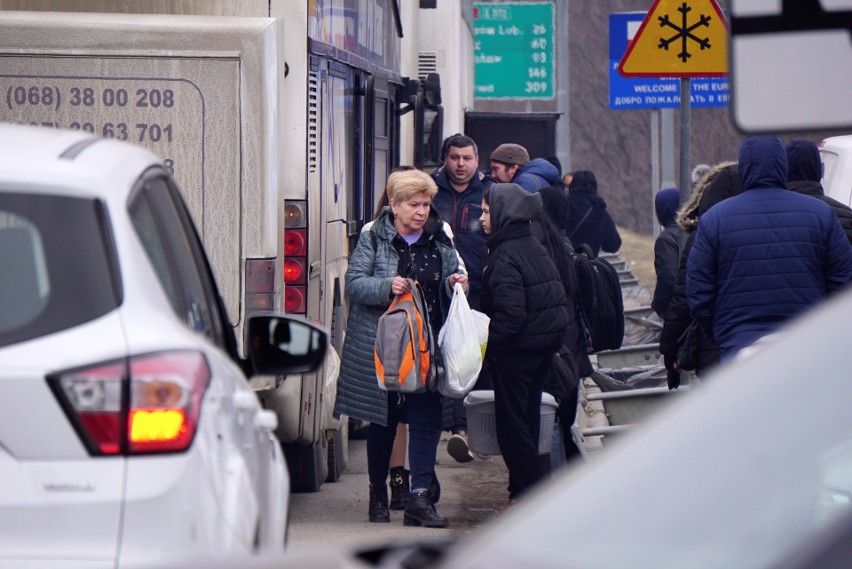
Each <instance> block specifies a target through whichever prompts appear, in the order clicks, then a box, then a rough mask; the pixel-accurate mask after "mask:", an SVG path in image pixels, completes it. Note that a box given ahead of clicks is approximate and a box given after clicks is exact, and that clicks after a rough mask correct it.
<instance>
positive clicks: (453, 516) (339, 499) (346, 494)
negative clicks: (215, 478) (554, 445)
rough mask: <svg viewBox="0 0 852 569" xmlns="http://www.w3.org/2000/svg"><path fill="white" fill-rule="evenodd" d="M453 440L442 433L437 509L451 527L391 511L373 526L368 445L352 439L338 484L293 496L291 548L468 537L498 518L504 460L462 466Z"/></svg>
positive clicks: (503, 492)
mask: <svg viewBox="0 0 852 569" xmlns="http://www.w3.org/2000/svg"><path fill="white" fill-rule="evenodd" d="M448 438H449V433H443V435H442V437H441V442H440V443H439V445H438V465H437V467H436V472H437V473H438V479H439V480H440V481H441V498H440V502H439V503H438V504H437V510H438V512H439V513H440V514H441V515H444V516H447V517H448V518H449V520H450V527H449V528H447V529H427V528H415V527H404V526H403V525H402V514H403V513H402V512H401V511H398V512H397V511H391V523H389V524H371V523H369V522H368V521H367V504H368V495H367V494H368V491H367V487H368V484H367V449H366V441H363V440H352V441H350V442H349V467H348V469H347V472H346V473H345V474H344V475H343V477H342V478H341V480H340V481H339V482H336V483H334V484H331V483H325V484H323V486H322V488H321V489H320V491H319V492H314V493H309V494H293V495H292V497H291V502H290V532H289V539H288V544H289V548H290V550H291V551H298V550H300V549H303V548H315V547H328V546H333V547H350V546H360V545H367V544H380V543H388V542H399V541H401V540H417V539H422V538H428V539H447V538H450V537H453V536H457V535H464V534H468V533H470V532H471V531H474V530H475V528H477V527H479V526H481V525H483V524H485V523H487V522H488V521H489V520H491V519H493V518H494V512H495V511H496V510H497V509H498V508H500V506H502V505H503V504H504V503H505V502H506V499H507V497H508V494H507V491H506V485H507V483H508V474H507V472H506V467H505V465H504V464H503V460H502V458H500V457H491V458H490V460H479V459H477V460H474V461H473V462H468V463H465V464H459V463H457V462H456V461H455V460H453V458H452V457H450V455H448V454H447V439H448Z"/></svg>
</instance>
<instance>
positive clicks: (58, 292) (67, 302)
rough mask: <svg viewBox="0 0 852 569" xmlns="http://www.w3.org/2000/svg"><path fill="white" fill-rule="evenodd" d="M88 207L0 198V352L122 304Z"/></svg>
mask: <svg viewBox="0 0 852 569" xmlns="http://www.w3.org/2000/svg"><path fill="white" fill-rule="evenodd" d="M105 219H106V216H105V211H104V208H103V204H101V203H100V202H98V201H97V200H94V199H83V198H74V197H67V196H56V195H40V194H39V195H37V194H31V193H14V192H0V346H6V345H9V344H14V343H17V342H23V341H25V340H30V339H33V338H38V337H41V336H45V335H47V334H52V333H54V332H59V331H60V330H65V329H68V328H71V327H73V326H77V325H79V324H82V323H84V322H88V321H90V320H93V319H95V318H97V317H99V316H102V315H103V314H106V313H107V312H109V311H110V310H113V309H114V308H116V307H117V306H118V305H119V304H120V303H121V289H120V285H119V280H118V278H117V275H118V271H117V262H116V261H115V254H114V248H113V246H112V239H111V233H110V232H109V229H108V226H107V224H106V223H105Z"/></svg>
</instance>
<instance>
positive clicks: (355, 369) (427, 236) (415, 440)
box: [335, 170, 467, 528]
mask: <svg viewBox="0 0 852 569" xmlns="http://www.w3.org/2000/svg"><path fill="white" fill-rule="evenodd" d="M437 191H438V188H437V186H436V185H435V182H434V180H432V178H431V176H429V175H428V174H426V173H425V172H421V171H420V170H406V171H400V172H394V173H393V174H391V176H390V177H389V178H388V184H387V194H388V199H389V204H390V205H389V207H387V208H384V209H383V210H382V211H381V213H380V214H379V215H378V217H377V218H376V220H375V222H374V223H373V226H372V227H371V228H370V230H369V231H370V235H369V236H368V235H363V236H362V238H361V239H359V240H358V245H357V246H356V247H355V251H353V253H352V257H351V258H350V261H349V269H348V270H347V272H346V292H347V293H348V294H349V298H350V301H351V303H352V308H351V313H350V316H349V323H348V325H347V330H346V342H345V343H344V346H343V358H342V363H341V370H340V378H339V380H338V386H337V401H336V403H335V412H336V413H338V414H341V415H348V416H349V417H352V418H353V419H356V420H361V421H368V422H369V423H370V426H369V428H368V433H367V470H368V475H369V481H370V503H369V520H370V521H371V522H378V523H382V522H389V521H390V512H389V509H388V487H387V478H388V471H389V464H390V457H391V451H392V449H393V442H394V437H395V435H396V428H397V423H398V422H399V420H400V416H401V414H402V413H404V414H405V417H406V418H407V421H408V430H409V435H408V436H409V441H408V462H409V466H410V469H411V495H410V497H409V499H408V502H407V504H406V506H405V514H404V517H403V523H404V525H413V526H424V527H436V528H442V527H447V526H448V525H449V521H448V520H447V518H445V517H443V516H441V515H439V514H438V513H437V511H436V510H435V505H434V503H433V499H432V495H431V492H430V488H431V487H432V484H433V476H434V469H435V458H436V454H437V448H438V435H439V433H440V429H441V398H440V395H439V394H438V393H437V392H435V393H423V394H417V395H406V396H404V397H403V396H400V395H399V394H396V393H388V392H385V391H382V390H381V389H379V387H378V383H377V381H376V372H375V364H374V360H373V344H374V342H375V338H376V326H377V324H378V320H379V317H380V316H381V315H382V314H383V313H384V311H385V310H386V309H387V307H388V306H389V305H390V303H391V301H392V300H393V298H394V297H395V296H396V295H398V294H401V293H403V292H406V291H407V290H408V281H407V280H406V279H407V278H413V279H416V280H417V281H418V282H419V283H420V285H421V286H422V287H423V290H424V293H425V298H426V305H427V307H428V310H429V323H430V325H431V326H432V329H433V331H434V332H435V335H436V336H437V333H438V331H439V330H440V328H441V325H442V324H443V322H444V320H445V318H446V314H447V310H448V309H449V305H450V299H451V293H452V289H453V286H454V285H455V283H457V282H458V283H461V284H462V285H463V286H467V276H466V275H465V274H463V272H462V271H461V269H460V268H459V261H458V256H457V254H456V251H455V248H454V247H453V243H452V241H451V240H450V239H449V237H447V235H446V234H445V233H444V232H443V230H442V224H441V220H440V218H439V217H438V215H437V213H436V212H435V211H434V210H432V208H431V202H432V197H433V196H434V195H435V194H436V193H437Z"/></svg>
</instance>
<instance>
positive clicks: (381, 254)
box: [334, 207, 461, 425]
mask: <svg viewBox="0 0 852 569" xmlns="http://www.w3.org/2000/svg"><path fill="white" fill-rule="evenodd" d="M389 212H390V209H389V208H387V207H386V208H385V209H384V210H382V212H381V213H380V214H379V217H378V218H377V219H376V221H375V223H374V224H373V226H372V227H371V228H370V232H371V233H372V236H371V235H370V234H369V233H364V234H363V235H361V237H360V238H359V239H358V245H357V246H356V247H355V251H353V252H352V255H351V257H350V259H349V269H348V270H347V271H346V293H347V294H348V295H349V303H350V307H351V310H350V313H349V322H348V324H347V326H346V340H345V342H344V343H343V356H342V358H341V366H340V377H339V379H338V381H337V400H336V402H335V405H334V412H335V415H348V416H349V417H352V418H353V419H358V420H361V421H369V422H370V423H376V424H378V425H387V407H388V405H387V392H385V391H382V390H381V389H380V388H379V385H378V381H377V380H376V368H375V363H374V357H373V345H374V343H375V341H376V328H377V326H378V322H379V317H380V316H381V315H382V314H384V312H385V310H387V308H388V306H390V303H391V301H392V300H393V295H392V294H391V281H392V280H393V277H395V276H396V275H397V268H398V266H399V255H398V254H397V252H396V250H395V249H394V247H393V245H392V244H391V241H392V240H393V238H394V237H395V236H396V235H397V231H396V228H395V227H394V225H393V222H392V221H391V220H390V216H389ZM428 226H431V227H432V228H433V229H434V231H433V232H432V235H433V238H434V239H435V240H436V242H437V244H438V249H439V251H440V253H441V282H442V283H443V285H444V286H442V287H441V290H442V292H443V293H444V294H441V295H440V296H441V312H442V315H443V317H442V320H443V319H445V318H446V313H447V310H448V309H449V304H450V298H451V296H450V287H449V282H448V279H449V277H450V275H452V274H454V273H460V272H461V271H460V270H459V261H458V257H457V255H456V251H455V249H454V248H453V246H452V242H451V241H450V240H449V238H447V237H446V235H445V234H444V233H443V231H441V225H440V223H437V222H436V223H433V224H427V227H428ZM425 231H427V233H429V231H428V229H425ZM374 243H375V249H374V248H373V247H374V245H373V244H374ZM435 333H436V334H437V330H436V331H435Z"/></svg>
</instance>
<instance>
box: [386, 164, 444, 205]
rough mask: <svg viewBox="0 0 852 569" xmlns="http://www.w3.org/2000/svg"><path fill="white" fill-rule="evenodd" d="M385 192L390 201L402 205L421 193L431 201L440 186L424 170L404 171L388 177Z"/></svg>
mask: <svg viewBox="0 0 852 569" xmlns="http://www.w3.org/2000/svg"><path fill="white" fill-rule="evenodd" d="M385 191H386V193H387V195H388V198H389V199H390V200H392V201H393V202H394V203H400V202H404V201H405V200H407V199H409V198H411V196H414V195H417V194H421V193H423V194H426V195H427V196H428V197H429V199H431V198H433V197H434V196H435V194H437V193H438V185H437V184H436V183H435V180H433V179H432V176H430V175H429V174H427V173H426V172H423V171H422V170H416V169H412V170H402V171H399V172H394V173H392V174H391V175H390V176H389V177H388V184H387V187H386V189H385Z"/></svg>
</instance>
